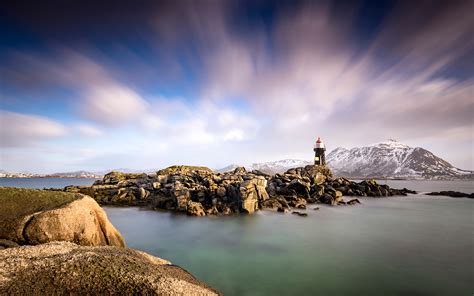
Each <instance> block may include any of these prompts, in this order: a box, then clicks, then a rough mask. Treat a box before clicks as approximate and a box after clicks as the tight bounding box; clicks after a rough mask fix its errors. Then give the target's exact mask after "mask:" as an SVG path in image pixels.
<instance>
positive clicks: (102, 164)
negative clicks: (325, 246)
mask: <svg viewBox="0 0 474 296" xmlns="http://www.w3.org/2000/svg"><path fill="white" fill-rule="evenodd" d="M473 11H474V1H470V0H466V1H423V0H419V1H408V0H407V1H259V0H256V1H217V0H215V1H213V0H201V1H142V0H139V1H92V0H82V1H75V0H71V1H51V0H43V1H23V0H15V1H2V4H0V36H1V38H0V149H1V152H0V169H2V170H6V171H13V172H20V171H21V172H35V173H52V172H64V171H75V170H88V171H101V170H108V169H116V168H130V169H138V170H139V169H143V170H146V169H154V168H162V167H166V166H169V165H173V164H190V165H205V166H209V167H211V168H221V167H224V166H227V165H229V164H243V165H246V164H250V163H254V162H265V161H274V160H280V159H286V158H296V159H307V160H311V159H312V158H313V151H312V148H313V144H314V142H315V140H316V138H317V137H318V136H320V137H321V138H322V139H323V140H324V142H325V144H326V147H327V149H328V151H330V150H332V149H334V148H336V147H339V146H342V147H346V148H352V147H358V146H364V145H368V144H371V143H376V142H381V141H385V140H386V139H397V140H398V141H400V142H403V143H405V144H408V145H410V146H414V147H424V148H426V149H428V150H430V151H432V152H433V153H435V154H436V155H438V156H440V157H442V158H444V159H445V160H447V161H448V162H450V163H452V164H453V165H455V166H457V167H460V168H463V169H474V161H473V155H474V149H473V139H474V133H473V126H474V125H473V116H472V114H474V37H473V36H474V18H473V17H472V12H473Z"/></svg>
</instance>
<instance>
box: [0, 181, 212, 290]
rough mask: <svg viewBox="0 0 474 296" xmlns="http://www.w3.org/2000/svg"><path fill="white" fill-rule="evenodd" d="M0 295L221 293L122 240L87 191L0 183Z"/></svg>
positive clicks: (176, 267) (174, 266) (177, 267)
mask: <svg viewBox="0 0 474 296" xmlns="http://www.w3.org/2000/svg"><path fill="white" fill-rule="evenodd" d="M0 204H1V205H2V207H0V225H1V227H0V295H64V294H71V295H96V294H107V295H110V294H120V295H122V294H124V295H129V294H130V295H135V294H140V295H219V292H217V291H216V290H214V289H212V288H211V287H209V286H207V285H206V284H204V283H202V282H201V281H199V280H197V279H196V278H195V277H193V276H192V275H191V274H190V273H189V272H187V271H186V270H184V269H182V268H180V267H179V266H176V265H173V264H172V263H171V262H169V261H167V260H163V259H161V258H158V257H154V256H151V255H149V254H147V253H145V252H141V251H138V250H133V249H129V248H126V247H125V241H124V239H123V238H122V236H121V234H120V233H119V232H118V231H117V230H116V229H115V228H114V226H113V225H112V224H111V223H110V221H109V220H108V218H107V215H106V213H105V211H104V210H103V209H102V208H101V207H100V206H99V205H98V204H97V202H96V201H95V200H93V199H92V198H91V197H89V196H86V195H83V194H77V193H76V194H74V193H67V192H62V191H51V190H37V189H20V188H0Z"/></svg>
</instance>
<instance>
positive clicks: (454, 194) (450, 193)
mask: <svg viewBox="0 0 474 296" xmlns="http://www.w3.org/2000/svg"><path fill="white" fill-rule="evenodd" d="M404 189H405V191H409V190H408V189H406V188H404ZM410 193H411V192H410ZM426 195H434V196H436V195H444V196H450V197H467V198H474V193H463V192H458V191H440V192H430V193H427V194H426Z"/></svg>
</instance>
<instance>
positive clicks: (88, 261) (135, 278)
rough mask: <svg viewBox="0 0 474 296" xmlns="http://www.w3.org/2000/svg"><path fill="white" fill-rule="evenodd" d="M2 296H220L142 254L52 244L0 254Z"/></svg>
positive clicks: (19, 248)
mask: <svg viewBox="0 0 474 296" xmlns="http://www.w3.org/2000/svg"><path fill="white" fill-rule="evenodd" d="M0 294H1V295H33V294H35V295H103V294H106V295H111V294H120V295H219V293H218V292H217V291H216V290H214V289H212V288H210V287H208V286H207V285H205V284H204V283H202V282H200V281H199V280H197V279H196V278H195V277H193V276H192V275H191V274H190V273H188V272H187V271H185V270H184V269H182V268H180V267H178V266H176V265H173V264H171V263H170V262H169V261H166V260H163V259H161V258H158V257H154V256H151V255H149V254H146V253H144V252H141V251H137V250H132V249H127V248H119V247H113V246H102V247H93V246H79V245H76V244H73V243H69V242H52V243H47V244H42V245H37V246H24V247H17V248H10V249H6V250H2V251H0Z"/></svg>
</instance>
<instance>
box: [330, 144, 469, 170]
mask: <svg viewBox="0 0 474 296" xmlns="http://www.w3.org/2000/svg"><path fill="white" fill-rule="evenodd" d="M326 160H327V164H328V166H329V167H331V169H332V170H333V172H334V173H335V174H336V175H340V176H346V177H353V178H359V177H360V178H370V177H384V178H419V179H450V178H465V177H472V175H473V172H472V171H468V170H462V169H458V168H456V167H454V166H452V165H451V164H450V163H448V162H447V161H445V160H443V159H441V158H439V157H437V156H436V155H434V154H433V153H431V152H430V151H428V150H426V149H424V148H421V147H415V148H413V147H410V146H408V145H405V144H403V143H400V142H397V141H395V140H388V141H385V142H381V143H375V144H371V145H368V146H364V147H356V148H352V149H346V148H341V147H339V148H336V149H334V150H333V151H331V152H330V153H329V154H328V155H327V156H326Z"/></svg>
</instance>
